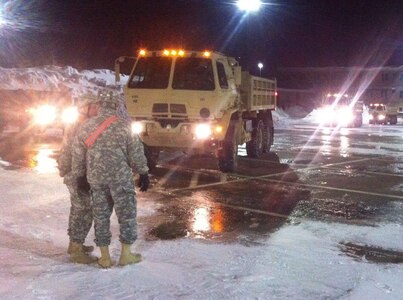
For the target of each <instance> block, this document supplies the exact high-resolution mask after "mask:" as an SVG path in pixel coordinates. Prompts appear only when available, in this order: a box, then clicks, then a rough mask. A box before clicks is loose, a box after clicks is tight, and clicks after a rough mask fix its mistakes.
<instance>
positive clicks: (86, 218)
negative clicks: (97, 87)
mask: <svg viewBox="0 0 403 300" xmlns="http://www.w3.org/2000/svg"><path fill="white" fill-rule="evenodd" d="M96 99H97V97H96V96H95V95H91V94H87V95H84V96H83V97H82V98H81V99H80V101H79V103H78V109H79V118H78V120H77V122H75V123H74V124H72V125H71V126H70V127H68V128H67V129H66V132H65V135H64V138H63V145H62V149H61V153H60V156H59V158H58V160H57V163H58V168H59V173H60V176H61V177H63V182H64V183H65V184H66V186H67V188H68V190H69V192H70V201H71V207H70V215H69V225H68V230H67V232H68V235H69V238H70V243H69V247H68V250H67V253H68V254H70V258H71V260H72V261H73V262H76V263H83V264H87V263H91V262H93V261H94V258H93V257H91V256H89V255H88V254H87V253H88V252H91V251H93V250H94V247H92V246H84V245H83V244H84V241H85V238H86V237H87V235H88V232H89V231H90V229H91V226H92V211H91V205H90V191H89V186H88V183H87V186H85V182H86V180H85V178H81V181H80V182H77V180H76V179H75V178H74V177H73V175H72V172H71V159H72V144H73V140H74V138H75V136H76V134H77V131H78V129H79V127H80V126H81V125H82V124H83V123H84V122H85V121H86V120H87V119H88V118H91V117H94V116H96V114H97V109H98V105H97V104H96V102H97V100H96Z"/></svg>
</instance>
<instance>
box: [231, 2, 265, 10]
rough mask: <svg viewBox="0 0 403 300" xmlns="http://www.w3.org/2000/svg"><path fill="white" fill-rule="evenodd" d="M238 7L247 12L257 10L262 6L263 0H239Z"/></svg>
mask: <svg viewBox="0 0 403 300" xmlns="http://www.w3.org/2000/svg"><path fill="white" fill-rule="evenodd" d="M236 5H237V6H238V8H239V9H240V10H242V11H245V12H247V13H249V12H256V11H258V10H259V9H260V7H261V6H262V1H260V0H238V1H237V2H236Z"/></svg>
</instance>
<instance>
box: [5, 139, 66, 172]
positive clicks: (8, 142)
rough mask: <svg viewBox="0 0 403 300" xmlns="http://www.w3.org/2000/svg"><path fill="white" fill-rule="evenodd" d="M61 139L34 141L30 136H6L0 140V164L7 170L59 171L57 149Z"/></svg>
mask: <svg viewBox="0 0 403 300" xmlns="http://www.w3.org/2000/svg"><path fill="white" fill-rule="evenodd" d="M58 147H60V141H59V142H58V141H55V140H54V139H52V138H50V139H43V140H42V141H41V142H34V141H33V140H32V139H31V138H29V137H26V136H24V137H18V136H16V137H6V138H2V139H1V141H0V158H1V161H2V162H3V163H2V164H0V167H2V168H3V169H5V170H17V169H21V168H29V169H32V170H34V171H36V172H37V173H41V174H47V173H56V172H57V162H56V158H57V150H56V148H58Z"/></svg>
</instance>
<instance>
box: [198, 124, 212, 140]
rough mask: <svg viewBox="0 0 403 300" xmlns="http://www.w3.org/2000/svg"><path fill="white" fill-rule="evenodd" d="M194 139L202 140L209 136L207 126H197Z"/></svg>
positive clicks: (208, 126)
mask: <svg viewBox="0 0 403 300" xmlns="http://www.w3.org/2000/svg"><path fill="white" fill-rule="evenodd" d="M195 134H196V138H197V139H200V140H203V139H206V138H208V137H209V136H210V135H211V128H210V125H209V124H198V125H197V126H196V130H195Z"/></svg>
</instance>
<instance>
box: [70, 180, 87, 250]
mask: <svg viewBox="0 0 403 300" xmlns="http://www.w3.org/2000/svg"><path fill="white" fill-rule="evenodd" d="M67 188H68V189H69V192H70V201H71V207H70V216H69V227H68V229H67V233H68V235H69V237H70V241H71V242H75V243H79V244H83V243H84V241H85V238H86V237H87V235H88V232H89V231H90V229H91V226H92V210H91V197H90V193H89V192H86V191H81V190H78V189H77V186H76V185H71V184H67Z"/></svg>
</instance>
